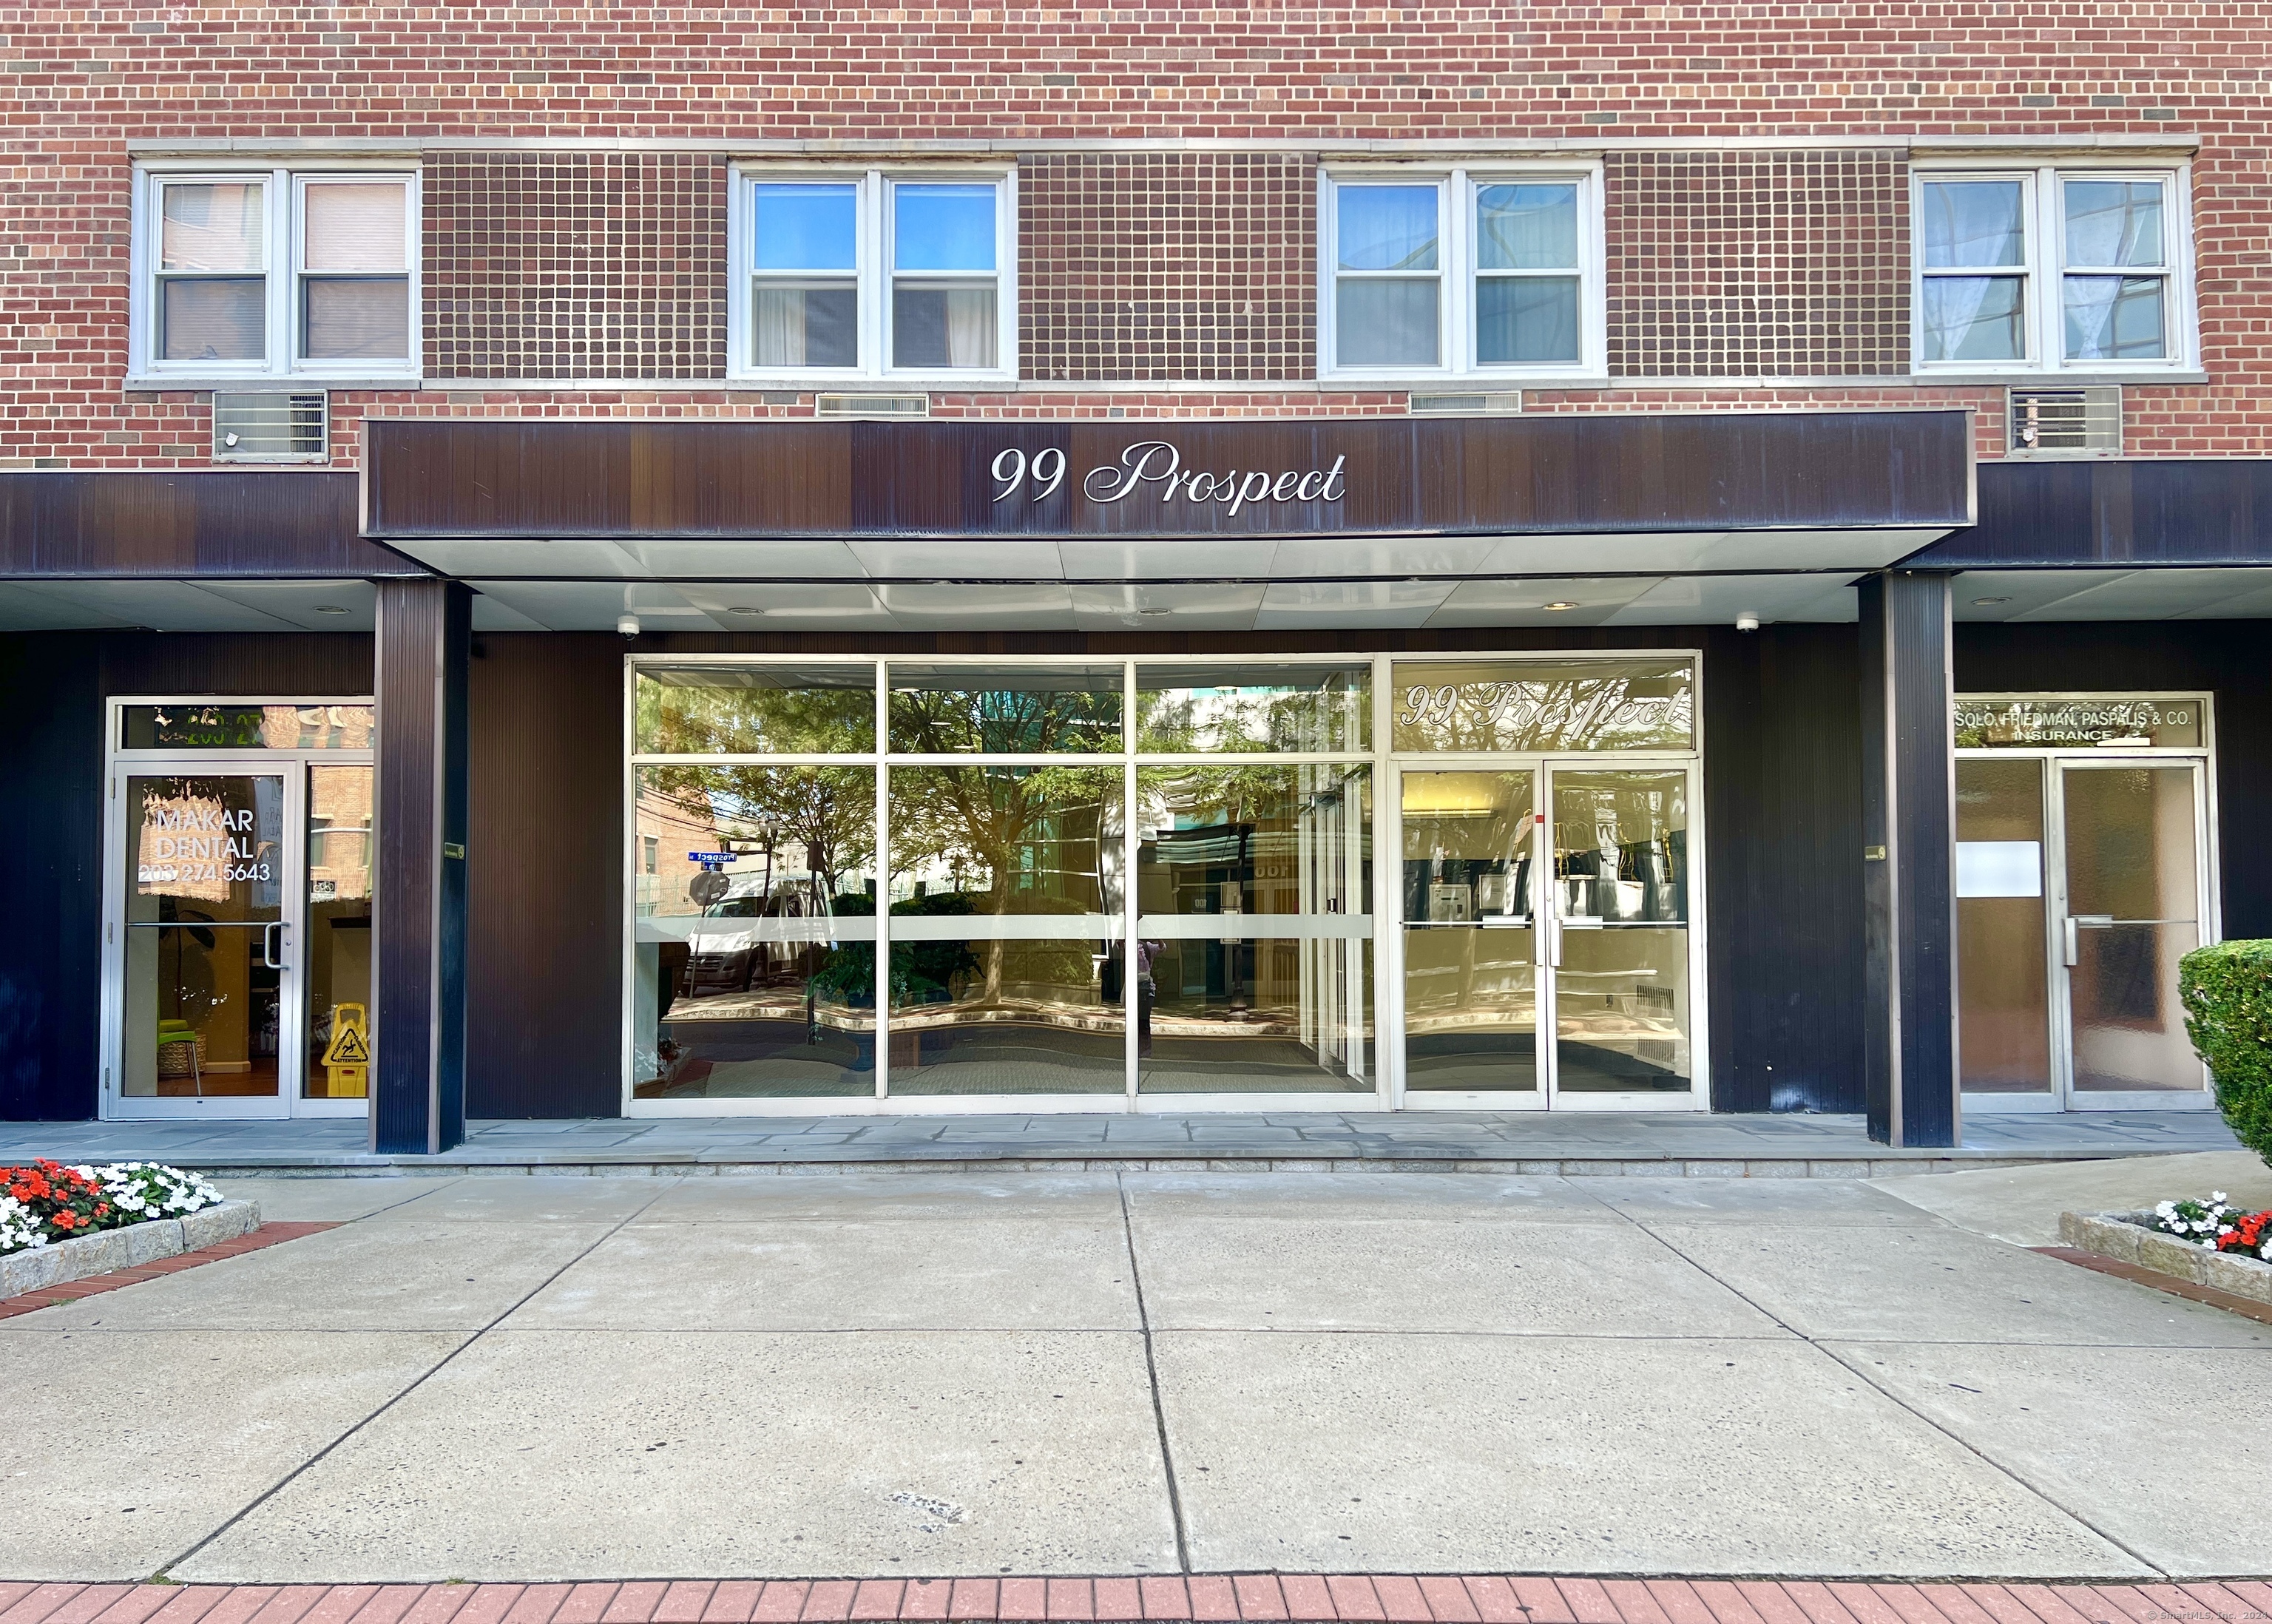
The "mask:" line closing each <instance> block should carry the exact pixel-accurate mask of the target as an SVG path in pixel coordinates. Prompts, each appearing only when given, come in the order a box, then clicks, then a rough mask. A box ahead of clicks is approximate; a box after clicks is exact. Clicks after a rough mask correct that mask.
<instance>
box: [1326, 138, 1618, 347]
mask: <svg viewBox="0 0 2272 1624" xmlns="http://www.w3.org/2000/svg"><path fill="white" fill-rule="evenodd" d="M1555 182H1560V183H1566V184H1574V185H1575V186H1576V187H1577V189H1578V266H1577V272H1576V274H1577V277H1578V358H1577V359H1576V360H1575V361H1547V362H1494V363H1483V362H1481V361H1478V360H1477V359H1476V326H1477V323H1476V282H1477V281H1478V280H1479V278H1478V269H1479V266H1478V260H1479V258H1480V256H1479V255H1478V253H1477V251H1476V229H1475V221H1476V194H1477V193H1478V192H1479V191H1481V190H1482V188H1484V187H1485V186H1493V185H1502V184H1509V183H1513V184H1526V183H1555ZM1367 183H1371V184H1375V185H1384V184H1385V185H1404V186H1426V185H1433V186H1434V187H1435V188H1436V189H1437V198H1438V203H1437V209H1438V236H1437V254H1436V258H1437V276H1438V278H1439V283H1440V287H1441V288H1442V294H1441V296H1440V298H1439V300H1438V303H1437V311H1438V319H1439V323H1440V326H1439V332H1438V334H1437V345H1436V354H1437V357H1438V361H1437V364H1436V365H1434V366H1432V367H1428V366H1418V365H1413V364H1410V363H1398V364H1394V365H1387V366H1353V365H1344V364H1343V363H1342V361H1341V359H1340V356H1339V355H1337V354H1336V349H1337V342H1336V340H1337V333H1338V329H1339V314H1340V312H1339V308H1338V307H1339V297H1338V295H1339V287H1340V277H1341V274H1342V273H1341V271H1340V269H1339V266H1340V258H1341V255H1340V235H1341V210H1340V200H1341V190H1340V189H1341V188H1342V186H1344V185H1364V184H1367ZM1602 204H1603V190H1602V165H1601V163H1600V161H1598V160H1596V161H1582V162H1577V163H1570V162H1561V163H1551V164H1547V163H1538V164H1511V163H1489V164H1481V163H1479V164H1474V165H1454V166H1451V167H1448V168H1421V167H1418V166H1409V167H1408V166H1401V165H1399V166H1388V165H1363V166H1356V165H1334V166H1332V167H1330V168H1325V167H1321V168H1319V171H1318V297H1317V312H1318V326H1317V343H1318V376H1319V378H1320V379H1321V380H1327V381H1339V382H1349V383H1360V382H1362V383H1371V384H1380V383H1384V382H1391V381H1394V380H1400V379H1409V380H1413V381H1424V382H1428V383H1431V384H1440V383H1443V382H1446V381H1447V380H1454V379H1456V380H1461V381H1466V382H1476V383H1482V382H1491V383H1494V384H1498V385H1502V386H1504V385H1508V384H1526V383H1528V384H1536V385H1551V384H1555V383H1561V382H1579V383H1600V382H1603V381H1605V380H1606V379H1607V378H1608V377H1609V358H1608V357H1609V293H1608V288H1607V278H1606V277H1605V275H1604V273H1603V266H1604V264H1605V250H1604V245H1603V206H1602ZM1355 274H1357V275H1363V274H1364V273H1361V272H1360V273H1355ZM1549 274H1551V273H1549Z"/></svg>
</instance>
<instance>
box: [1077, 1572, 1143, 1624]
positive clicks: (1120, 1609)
mask: <svg viewBox="0 0 2272 1624" xmlns="http://www.w3.org/2000/svg"><path fill="white" fill-rule="evenodd" d="M1092 1594H1093V1595H1094V1597H1095V1599H1094V1600H1093V1601H1091V1602H1090V1603H1089V1605H1090V1606H1092V1607H1094V1608H1095V1610H1096V1612H1095V1616H1096V1617H1097V1618H1098V1619H1099V1620H1106V1619H1116V1620H1120V1621H1121V1624H1130V1620H1136V1619H1140V1618H1142V1617H1143V1616H1144V1596H1143V1592H1142V1591H1141V1590H1139V1589H1138V1588H1137V1586H1136V1581H1135V1580H1133V1579H1099V1580H1098V1581H1096V1583H1095V1587H1094V1589H1093V1591H1092Z"/></svg>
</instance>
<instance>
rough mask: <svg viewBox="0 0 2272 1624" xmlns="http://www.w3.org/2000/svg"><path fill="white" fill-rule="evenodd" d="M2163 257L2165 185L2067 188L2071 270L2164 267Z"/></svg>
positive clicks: (2072, 185) (2128, 183)
mask: <svg viewBox="0 0 2272 1624" xmlns="http://www.w3.org/2000/svg"><path fill="white" fill-rule="evenodd" d="M2162 255H2163V248H2162V183H2160V182H2159V181H2069V182H2067V183H2066V262H2067V263H2068V264H2069V265H2074V266H2147V265H2152V266H2158V265H2162V264H2164V263H2166V262H2165V261H2164V258H2162Z"/></svg>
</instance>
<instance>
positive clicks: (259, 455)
mask: <svg viewBox="0 0 2272 1624" xmlns="http://www.w3.org/2000/svg"><path fill="white" fill-rule="evenodd" d="M329 400H330V397H329V396H327V395H326V394H325V393H323V391H321V390H316V391H313V392H311V393H307V394H284V393H278V392H276V391H273V390H257V391H256V390H235V391H232V390H222V389H216V390H214V391H213V460H214V461H215V462H322V461H324V460H326V458H327V457H328V456H329V455H330V450H331V425H330V422H329V412H328V409H327V403H328V401H329Z"/></svg>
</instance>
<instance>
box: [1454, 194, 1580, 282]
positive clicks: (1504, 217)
mask: <svg viewBox="0 0 2272 1624" xmlns="http://www.w3.org/2000/svg"><path fill="white" fill-rule="evenodd" d="M1476 263H1477V264H1478V265H1480V266H1482V267H1483V268H1484V270H1486V271H1574V270H1576V269H1577V268H1578V189H1577V188H1576V187H1575V186H1566V185H1554V186H1528V185H1526V186H1482V187H1478V188H1476Z"/></svg>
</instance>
